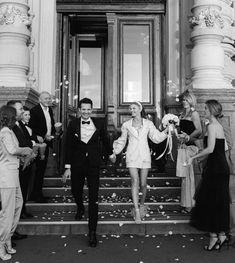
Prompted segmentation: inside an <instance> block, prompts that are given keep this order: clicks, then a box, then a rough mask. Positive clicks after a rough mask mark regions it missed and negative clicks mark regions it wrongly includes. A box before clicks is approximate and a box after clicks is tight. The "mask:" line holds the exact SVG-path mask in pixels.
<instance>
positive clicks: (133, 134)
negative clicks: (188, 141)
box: [113, 101, 168, 224]
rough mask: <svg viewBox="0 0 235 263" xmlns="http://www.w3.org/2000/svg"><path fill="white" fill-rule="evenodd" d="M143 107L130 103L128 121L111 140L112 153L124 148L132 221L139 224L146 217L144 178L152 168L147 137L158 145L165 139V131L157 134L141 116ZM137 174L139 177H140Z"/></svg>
mask: <svg viewBox="0 0 235 263" xmlns="http://www.w3.org/2000/svg"><path fill="white" fill-rule="evenodd" d="M143 112H144V111H143V106H142V104H141V103H140V102H138V101H137V102H133V103H132V104H131V105H130V113H131V117H132V118H131V119H130V120H128V121H126V122H124V123H123V124H122V127H121V131H122V134H121V136H120V137H119V138H118V139H117V140H116V141H114V143H113V149H114V153H115V154H119V153H120V152H121V151H122V150H123V149H124V147H125V145H126V143H127V141H128V146H127V151H126V167H127V168H129V173H130V176H131V192H132V200H133V204H134V210H133V214H134V220H135V222H136V223H138V224H139V223H141V219H142V218H143V217H144V216H145V215H146V213H147V208H146V206H145V205H144V202H145V198H146V193H147V176H148V171H149V168H151V154H150V149H149V145H148V138H150V140H152V141H153V142H154V143H160V142H162V141H164V140H165V139H166V138H167V130H168V128H167V129H166V130H164V131H163V132H160V131H159V130H157V128H156V127H155V126H154V124H153V122H152V121H150V120H147V119H145V118H144V116H143ZM139 172H140V175H139ZM139 178H140V191H141V193H142V195H141V199H140V204H139Z"/></svg>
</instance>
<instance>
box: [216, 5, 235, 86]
mask: <svg viewBox="0 0 235 263" xmlns="http://www.w3.org/2000/svg"><path fill="white" fill-rule="evenodd" d="M220 1H221V7H222V10H221V15H222V17H223V20H224V27H223V33H224V39H223V41H222V47H223V49H224V70H223V74H224V77H225V81H226V82H227V85H228V86H229V87H230V88H232V84H231V83H232V80H233V79H235V63H234V61H232V59H231V58H232V57H233V56H234V55H235V48H234V41H235V27H234V26H233V21H234V8H233V7H232V3H233V1H232V0H220Z"/></svg>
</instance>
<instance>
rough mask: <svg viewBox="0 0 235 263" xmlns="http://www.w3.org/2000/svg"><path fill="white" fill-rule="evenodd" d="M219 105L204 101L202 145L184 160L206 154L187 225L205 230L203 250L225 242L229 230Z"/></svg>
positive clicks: (225, 166)
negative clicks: (207, 233)
mask: <svg viewBox="0 0 235 263" xmlns="http://www.w3.org/2000/svg"><path fill="white" fill-rule="evenodd" d="M220 115H221V105H220V103H219V102H218V101H216V100H208V101H206V103H205V117H206V118H207V119H208V120H209V124H208V125H207V136H205V142H206V148H204V149H203V150H202V151H201V152H200V153H198V154H197V155H195V156H193V157H192V158H190V159H189V160H188V164H191V163H192V161H193V160H194V159H196V158H201V157H204V156H207V159H206V165H205V168H204V171H203V174H202V180H201V183H200V185H199V188H198V191H197V195H196V197H195V200H196V204H195V207H194V208H193V209H192V214H191V224H192V225H193V226H195V227H196V228H197V229H199V230H202V231H208V232H209V234H210V240H209V244H208V245H207V246H205V247H204V248H205V250H208V251H211V250H220V249H221V247H222V246H223V245H224V244H226V243H227V241H228V240H227V237H226V233H227V232H228V231H229V217H230V215H229V204H230V197H229V174H230V171H229V166H228V163H227V160H226V156H225V135H224V131H223V127H222V126H221V124H220V123H219V122H218V117H219V116H220Z"/></svg>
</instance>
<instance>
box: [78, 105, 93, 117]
mask: <svg viewBox="0 0 235 263" xmlns="http://www.w3.org/2000/svg"><path fill="white" fill-rule="evenodd" d="M79 112H80V114H81V117H82V119H84V120H88V119H89V118H90V117H91V113H92V107H91V104H88V103H82V104H81V108H79Z"/></svg>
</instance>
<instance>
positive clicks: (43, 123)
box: [38, 104, 47, 132]
mask: <svg viewBox="0 0 235 263" xmlns="http://www.w3.org/2000/svg"><path fill="white" fill-rule="evenodd" d="M38 113H39V115H40V118H41V120H42V121H41V124H42V125H43V126H44V130H46V132H47V122H46V118H45V115H44V112H43V109H42V106H41V104H38Z"/></svg>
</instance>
